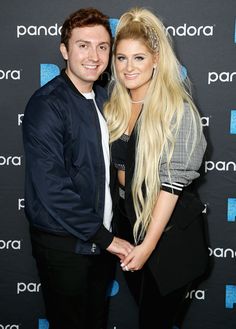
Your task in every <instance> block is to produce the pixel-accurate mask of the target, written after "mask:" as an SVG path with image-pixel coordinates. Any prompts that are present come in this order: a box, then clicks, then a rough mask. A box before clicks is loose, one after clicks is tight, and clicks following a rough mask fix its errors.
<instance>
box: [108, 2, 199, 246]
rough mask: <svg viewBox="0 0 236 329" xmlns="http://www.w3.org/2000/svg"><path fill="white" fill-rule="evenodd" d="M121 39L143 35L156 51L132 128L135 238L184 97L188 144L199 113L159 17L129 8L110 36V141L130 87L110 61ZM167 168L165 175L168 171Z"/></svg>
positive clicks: (125, 112)
mask: <svg viewBox="0 0 236 329" xmlns="http://www.w3.org/2000/svg"><path fill="white" fill-rule="evenodd" d="M124 39H134V40H137V39H138V40H141V41H143V43H144V44H145V45H146V47H147V48H148V50H149V51H150V52H151V53H152V54H153V55H155V54H157V53H158V58H159V59H158V66H157V72H156V73H154V74H153V77H152V79H151V82H150V85H149V88H148V91H147V93H146V96H145V101H144V104H143V110H142V113H141V116H140V118H139V121H138V125H137V128H136V129H137V140H136V159H135V170H134V176H133V181H132V194H133V202H134V209H135V213H136V222H135V226H134V238H135V241H136V243H138V241H139V240H141V239H143V237H144V235H145V232H146V230H147V228H148V225H149V223H150V221H151V218H152V212H153V209H154V206H155V203H156V201H157V198H158V195H159V192H160V185H161V183H160V177H159V169H160V163H161V159H162V157H163V156H165V157H166V159H167V164H168V168H170V167H171V158H172V154H173V150H174V147H175V139H176V135H177V134H178V129H179V126H180V122H181V119H182V116H183V112H184V103H188V104H189V107H190V110H191V113H192V122H191V127H192V129H193V131H194V142H193V148H194V145H195V144H196V143H197V139H198V136H199V127H200V124H199V123H200V117H199V114H198V111H197V109H196V107H195V105H194V104H193V101H192V99H191V96H190V95H189V92H188V90H189V88H186V80H185V81H183V79H182V77H181V70H180V67H181V66H180V64H179V62H178V60H177V58H176V56H175V54H174V51H173V49H172V45H171V40H170V37H169V36H168V35H167V32H166V30H165V27H164V26H163V24H162V22H161V21H160V20H159V19H158V18H157V17H156V16H155V15H154V14H153V13H152V12H150V11H149V10H147V9H144V8H133V9H131V10H129V11H128V12H126V13H124V14H123V15H122V16H121V18H120V20H119V23H118V26H117V29H116V36H115V40H114V46H113V57H112V73H113V77H114V79H113V80H112V81H111V82H112V84H113V89H112V93H111V97H110V100H109V101H108V102H107V104H106V105H105V116H106V119H107V123H108V128H109V132H110V142H111V143H112V142H114V141H115V140H117V139H118V138H119V137H120V136H121V135H122V134H123V133H124V132H125V131H126V129H127V127H128V123H129V119H130V115H131V99H130V95H129V90H127V89H126V88H125V86H124V85H122V84H121V83H120V81H119V79H118V78H117V73H116V67H115V55H116V49H117V45H118V43H119V42H120V41H121V40H124ZM168 172H169V177H170V171H169V170H168ZM170 181H171V177H170ZM143 187H144V190H145V195H144V194H143Z"/></svg>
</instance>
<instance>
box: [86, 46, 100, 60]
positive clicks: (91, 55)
mask: <svg viewBox="0 0 236 329" xmlns="http://www.w3.org/2000/svg"><path fill="white" fill-rule="evenodd" d="M88 55H89V56H88V57H89V59H91V60H93V61H97V60H98V59H99V56H98V51H97V48H93V47H91V48H90V49H89V54H88Z"/></svg>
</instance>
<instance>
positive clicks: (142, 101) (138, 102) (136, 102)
mask: <svg viewBox="0 0 236 329" xmlns="http://www.w3.org/2000/svg"><path fill="white" fill-rule="evenodd" d="M131 103H132V104H141V103H144V99H141V100H140V101H132V99H131Z"/></svg>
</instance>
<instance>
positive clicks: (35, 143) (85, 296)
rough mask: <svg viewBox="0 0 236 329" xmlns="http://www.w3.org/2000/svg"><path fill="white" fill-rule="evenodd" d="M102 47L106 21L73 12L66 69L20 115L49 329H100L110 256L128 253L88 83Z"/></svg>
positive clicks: (65, 41)
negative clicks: (115, 217)
mask: <svg viewBox="0 0 236 329" xmlns="http://www.w3.org/2000/svg"><path fill="white" fill-rule="evenodd" d="M110 47H111V31H110V26H109V20H108V17H107V16H105V15H104V14H102V13H101V12H99V11H98V10H96V9H93V8H87V9H80V10H78V11H77V12H75V13H73V14H72V15H71V16H70V17H69V18H68V19H67V20H66V21H65V22H64V24H63V27H62V33H61V45H60V51H61V53H62V56H63V58H64V59H65V61H66V69H65V70H63V71H62V72H61V74H60V75H59V76H58V77H56V78H54V79H53V80H52V81H50V82H49V83H48V84H46V85H45V86H43V87H42V88H40V89H39V90H38V91H36V92H35V93H34V95H33V96H32V97H31V99H30V100H29V103H28V104H27V107H26V111H25V115H24V121H23V138H24V147H25V160H26V186H25V188H26V192H25V193H26V195H25V200H26V207H25V208H26V215H27V217H28V219H29V222H30V234H31V241H32V249H33V255H34V257H35V259H36V263H37V267H38V272H39V277H40V280H41V286H42V292H43V297H44V302H45V308H46V316H47V318H48V320H49V323H50V329H84V328H86V329H87V328H89V329H101V328H104V326H105V324H104V322H103V320H104V310H105V303H106V288H107V283H108V280H109V275H110V272H111V271H110V269H111V267H112V266H111V260H110V258H111V255H110V254H111V253H112V254H115V255H117V256H119V257H120V258H121V259H122V258H123V257H124V256H126V255H127V254H128V253H129V252H130V251H131V250H132V248H133V247H132V246H131V245H130V244H129V243H128V242H126V241H125V240H122V239H119V238H117V237H114V236H113V234H112V232H111V217H112V210H111V206H112V205H111V196H110V190H109V179H110V178H109V146H108V131H107V126H106V122H105V120H104V118H103V116H102V114H101V112H100V111H101V110H102V106H103V103H104V101H105V100H106V93H105V91H104V89H103V88H102V87H100V86H98V85H96V84H94V82H95V81H96V80H97V79H98V78H99V76H100V75H101V74H102V73H103V72H104V70H105V69H106V67H107V65H108V61H109V52H110ZM107 251H108V252H109V253H108V252H107Z"/></svg>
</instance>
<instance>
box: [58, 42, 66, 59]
mask: <svg viewBox="0 0 236 329" xmlns="http://www.w3.org/2000/svg"><path fill="white" fill-rule="evenodd" d="M60 52H61V54H62V57H63V58H64V60H65V61H67V60H68V52H67V49H66V46H65V44H64V43H61V44H60Z"/></svg>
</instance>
